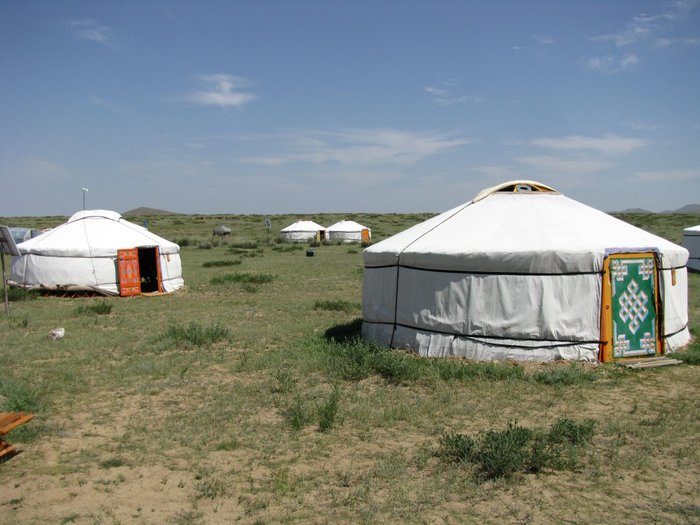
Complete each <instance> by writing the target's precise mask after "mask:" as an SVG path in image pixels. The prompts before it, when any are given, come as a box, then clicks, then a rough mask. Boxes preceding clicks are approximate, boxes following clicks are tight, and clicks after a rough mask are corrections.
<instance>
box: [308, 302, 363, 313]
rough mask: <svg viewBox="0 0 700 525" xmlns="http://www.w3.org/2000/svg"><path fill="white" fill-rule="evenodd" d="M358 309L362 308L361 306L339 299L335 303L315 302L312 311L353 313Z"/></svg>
mask: <svg viewBox="0 0 700 525" xmlns="http://www.w3.org/2000/svg"><path fill="white" fill-rule="evenodd" d="M360 308H362V305H360V304H359V303H352V302H350V301H343V300H341V299H338V300H336V301H316V302H315V303H314V310H327V311H330V312H353V311H357V310H359V309H360Z"/></svg>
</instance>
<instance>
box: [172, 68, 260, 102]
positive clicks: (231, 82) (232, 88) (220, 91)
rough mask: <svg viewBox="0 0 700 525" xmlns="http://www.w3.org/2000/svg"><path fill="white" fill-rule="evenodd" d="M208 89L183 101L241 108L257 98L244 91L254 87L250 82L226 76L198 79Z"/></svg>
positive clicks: (194, 93) (188, 95) (190, 94)
mask: <svg viewBox="0 0 700 525" xmlns="http://www.w3.org/2000/svg"><path fill="white" fill-rule="evenodd" d="M198 78H199V80H200V81H201V82H203V83H204V84H205V85H206V86H207V87H208V89H206V90H202V91H194V92H192V93H189V94H187V95H185V96H184V97H182V100H185V101H186V102H191V103H193V104H197V105H200V106H220V107H223V108H225V107H240V106H243V105H245V104H248V103H249V102H252V101H253V100H255V99H256V98H257V96H256V95H255V94H254V93H250V92H246V91H243V89H244V88H248V87H251V86H252V85H253V83H252V82H250V81H249V80H247V79H245V78H242V77H237V76H233V75H226V74H214V75H203V76H200V77H198Z"/></svg>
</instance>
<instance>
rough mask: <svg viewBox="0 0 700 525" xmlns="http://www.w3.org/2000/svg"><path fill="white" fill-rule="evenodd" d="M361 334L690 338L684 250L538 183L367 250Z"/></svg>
mask: <svg viewBox="0 0 700 525" xmlns="http://www.w3.org/2000/svg"><path fill="white" fill-rule="evenodd" d="M363 257H364V264H365V272H364V283H363V294H362V314H363V320H364V322H363V325H362V333H363V336H364V337H365V338H366V339H368V340H373V341H376V342H378V343H380V344H382V345H385V346H391V347H395V348H407V349H413V350H414V351H416V352H417V353H419V354H420V355H423V356H431V357H443V356H462V357H467V358H471V359H488V360H503V359H517V360H556V359H570V360H584V361H595V360H596V359H600V360H602V361H611V360H615V359H623V358H631V357H635V358H640V357H646V356H653V355H660V354H663V353H666V352H671V351H673V350H676V349H678V348H679V347H682V346H683V345H685V344H687V343H688V342H689V340H690V334H689V332H688V306H687V302H688V301H687V297H688V280H687V279H688V278H687V270H686V263H687V261H688V251H687V250H686V249H685V248H683V247H681V246H678V245H676V244H673V243H671V242H669V241H667V240H665V239H663V238H661V237H658V236H656V235H653V234H651V233H648V232H646V231H644V230H641V229H639V228H636V227H634V226H632V225H630V224H627V223H625V222H623V221H620V220H618V219H615V218H614V217H611V216H610V215H607V214H606V213H603V212H601V211H598V210H595V209H593V208H590V207H588V206H586V205H584V204H581V203H579V202H577V201H574V200H572V199H569V198H568V197H566V196H564V195H562V194H561V193H559V192H557V191H555V190H554V189H552V188H550V187H548V186H546V185H544V184H541V183H537V182H532V181H512V182H508V183H504V184H502V185H499V186H496V187H494V188H489V189H487V190H484V191H482V192H481V193H479V194H478V195H477V196H476V197H475V198H474V199H473V200H471V201H469V202H467V203H466V204H463V205H461V206H458V207H456V208H454V209H452V210H449V211H447V212H445V213H443V214H441V215H438V216H436V217H433V218H432V219H429V220H427V221H425V222H422V223H420V224H417V225H416V226H413V227H412V228H409V229H407V230H405V231H403V232H401V233H398V234H397V235H394V236H393V237H390V238H388V239H386V240H384V241H381V242H379V243H377V244H375V245H373V246H371V247H370V248H367V249H366V250H364V252H363Z"/></svg>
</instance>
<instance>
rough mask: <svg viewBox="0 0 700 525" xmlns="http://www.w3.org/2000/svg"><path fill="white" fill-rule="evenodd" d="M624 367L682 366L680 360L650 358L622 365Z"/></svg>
mask: <svg viewBox="0 0 700 525" xmlns="http://www.w3.org/2000/svg"><path fill="white" fill-rule="evenodd" d="M622 364H623V365H624V366H625V367H627V368H631V369H639V368H656V367H659V366H673V365H680V364H683V361H681V360H680V359H669V358H668V357H661V358H651V359H640V360H638V361H634V362H625V363H622Z"/></svg>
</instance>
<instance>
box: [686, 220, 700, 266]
mask: <svg viewBox="0 0 700 525" xmlns="http://www.w3.org/2000/svg"><path fill="white" fill-rule="evenodd" d="M683 247H684V248H685V249H687V250H688V252H689V256H688V269H689V270H690V271H693V272H700V224H698V225H697V226H691V227H690V228H686V229H684V230H683Z"/></svg>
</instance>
